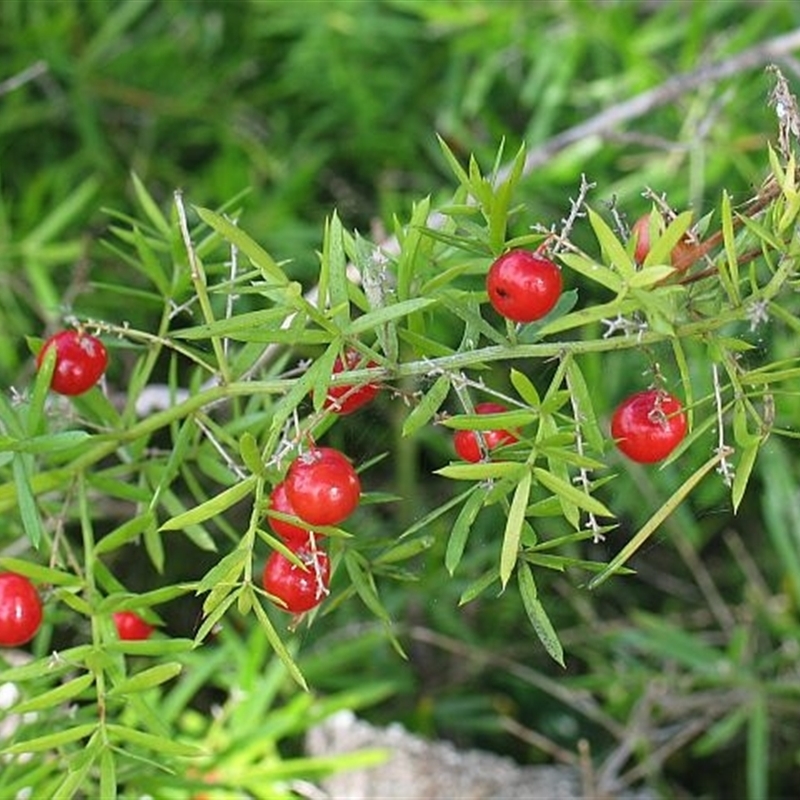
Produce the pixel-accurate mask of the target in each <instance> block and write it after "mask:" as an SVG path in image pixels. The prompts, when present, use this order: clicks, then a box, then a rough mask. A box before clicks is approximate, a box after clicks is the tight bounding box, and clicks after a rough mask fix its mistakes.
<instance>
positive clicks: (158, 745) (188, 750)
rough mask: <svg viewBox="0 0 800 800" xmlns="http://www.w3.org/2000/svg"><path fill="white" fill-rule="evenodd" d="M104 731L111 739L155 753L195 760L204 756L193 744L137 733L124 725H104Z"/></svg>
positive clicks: (203, 752)
mask: <svg viewBox="0 0 800 800" xmlns="http://www.w3.org/2000/svg"><path fill="white" fill-rule="evenodd" d="M106 730H107V731H108V733H109V735H110V736H112V737H113V738H116V739H119V740H121V741H123V742H127V743H128V744H132V745H135V746H137V747H144V748H145V749H147V750H153V751H154V752H156V753H162V754H164V755H168V756H178V757H182V758H195V757H197V756H203V755H206V751H205V750H204V749H203V748H202V747H198V746H197V745H195V744H189V743H188V742H186V743H184V742H179V741H177V740H176V739H168V738H166V737H164V736H154V735H153V734H151V733H145V732H144V731H137V730H135V729H134V728H128V727H127V726H125V725H113V724H109V725H106Z"/></svg>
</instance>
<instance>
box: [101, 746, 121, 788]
mask: <svg viewBox="0 0 800 800" xmlns="http://www.w3.org/2000/svg"><path fill="white" fill-rule="evenodd" d="M99 796H100V797H102V798H103V800H116V798H117V762H116V760H115V759H114V752H113V751H112V750H110V749H109V748H106V749H105V750H103V752H102V754H101V755H100V794H99Z"/></svg>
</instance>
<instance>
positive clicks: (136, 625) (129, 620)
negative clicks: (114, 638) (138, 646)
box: [111, 611, 155, 641]
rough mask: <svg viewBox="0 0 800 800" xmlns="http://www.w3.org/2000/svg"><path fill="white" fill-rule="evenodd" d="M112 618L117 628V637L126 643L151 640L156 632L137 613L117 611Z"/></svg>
mask: <svg viewBox="0 0 800 800" xmlns="http://www.w3.org/2000/svg"><path fill="white" fill-rule="evenodd" d="M111 616H112V619H113V620H114V625H116V628H117V635H118V636H119V638H120V639H125V640H126V641H139V640H141V639H149V638H150V634H151V633H152V632H153V631H154V630H155V628H154V627H153V626H152V625H148V623H146V622H145V621H144V620H143V619H142V618H141V617H140V616H139V615H138V614H137V613H136V612H135V611H115V612H114V613H113V614H112V615H111Z"/></svg>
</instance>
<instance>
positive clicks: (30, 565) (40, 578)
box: [0, 556, 83, 586]
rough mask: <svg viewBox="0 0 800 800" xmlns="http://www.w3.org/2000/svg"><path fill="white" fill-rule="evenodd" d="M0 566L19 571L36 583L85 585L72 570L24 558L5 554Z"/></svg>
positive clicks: (11, 570) (0, 559)
mask: <svg viewBox="0 0 800 800" xmlns="http://www.w3.org/2000/svg"><path fill="white" fill-rule="evenodd" d="M0 567H2V568H3V569H4V570H8V571H9V572H17V573H19V574H20V575H24V576H25V577H26V578H30V579H31V580H32V581H34V582H36V583H50V584H53V585H54V586H83V580H82V579H81V578H80V577H78V576H77V575H73V574H72V573H70V572H62V571H61V570H58V569H53V568H51V567H44V566H42V565H41V564H37V563H35V562H33V561H28V560H27V559H24V558H12V557H11V556H5V557H3V558H0Z"/></svg>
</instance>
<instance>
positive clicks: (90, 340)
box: [36, 330, 108, 395]
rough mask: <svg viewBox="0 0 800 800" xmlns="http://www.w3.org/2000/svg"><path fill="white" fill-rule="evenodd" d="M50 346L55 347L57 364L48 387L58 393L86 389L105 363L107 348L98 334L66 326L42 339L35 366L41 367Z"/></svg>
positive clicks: (92, 382)
mask: <svg viewBox="0 0 800 800" xmlns="http://www.w3.org/2000/svg"><path fill="white" fill-rule="evenodd" d="M51 347H54V348H55V351H56V366H55V371H54V372H53V377H52V379H51V381H50V388H51V389H52V390H53V391H54V392H58V393H59V394H66V395H78V394H83V393H84V392H88V391H89V389H91V388H92V387H93V386H94V385H95V384H96V383H97V381H99V380H100V378H101V377H102V375H103V373H104V372H105V371H106V367H107V366H108V352H107V351H106V348H105V346H104V345H103V343H102V342H101V341H100V340H99V339H98V338H97V337H95V336H90V335H89V334H88V333H83V332H82V331H73V330H68V331H59V332H58V333H56V334H53V336H51V337H50V338H49V339H48V340H47V341H46V342H45V343H44V345H43V346H42V349H41V350H40V351H39V355H38V356H37V357H36V366H37V368H39V367H41V365H42V361H43V359H44V356H45V353H46V352H47V351H48V350H49V349H50V348H51Z"/></svg>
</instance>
